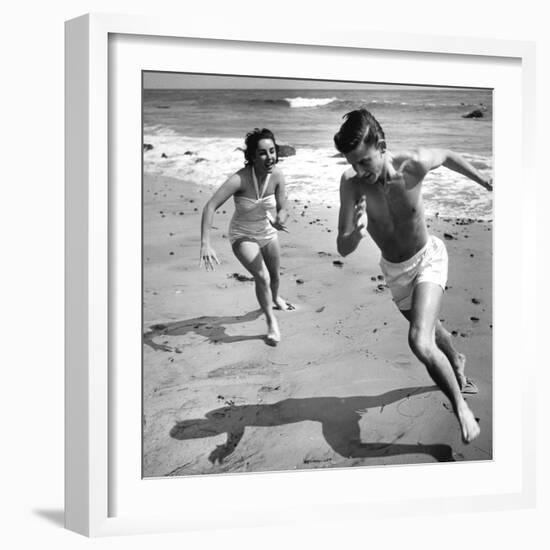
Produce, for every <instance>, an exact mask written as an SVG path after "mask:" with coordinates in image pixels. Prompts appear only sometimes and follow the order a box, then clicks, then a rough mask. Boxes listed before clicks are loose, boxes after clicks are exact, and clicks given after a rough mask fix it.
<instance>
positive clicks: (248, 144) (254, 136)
mask: <svg viewBox="0 0 550 550" xmlns="http://www.w3.org/2000/svg"><path fill="white" fill-rule="evenodd" d="M262 139H270V140H271V141H272V142H273V145H275V153H276V155H277V159H276V160H275V162H279V146H278V145H277V142H276V141H275V136H274V135H273V132H272V131H271V130H268V129H267V128H262V129H261V130H260V128H254V130H252V132H248V134H246V137H245V138H244V144H245V150H244V165H245V166H249V165H250V164H252V162H253V161H254V155H255V154H256V149H257V148H258V143H259V142H260V141H261V140H262Z"/></svg>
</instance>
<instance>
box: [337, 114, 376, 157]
mask: <svg viewBox="0 0 550 550" xmlns="http://www.w3.org/2000/svg"><path fill="white" fill-rule="evenodd" d="M343 118H344V119H345V122H344V123H343V124H342V126H340V130H338V132H337V133H336V134H335V135H334V145H336V149H338V151H340V153H344V154H346V153H349V152H350V151H353V150H354V149H355V148H356V147H357V146H358V145H359V144H360V143H361V142H363V143H364V144H365V145H367V146H369V145H374V146H375V147H376V148H379V149H381V150H382V151H385V150H386V136H385V135H384V130H382V126H380V124H379V122H378V121H377V120H376V119H375V118H374V116H373V115H372V114H371V113H370V112H369V111H367V110H366V109H357V110H355V111H351V112H349V113H346V114H345V115H344V117H343Z"/></svg>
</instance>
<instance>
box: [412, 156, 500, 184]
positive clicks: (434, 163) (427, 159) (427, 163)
mask: <svg viewBox="0 0 550 550" xmlns="http://www.w3.org/2000/svg"><path fill="white" fill-rule="evenodd" d="M414 157H415V158H414V161H415V164H416V165H417V168H418V169H419V170H421V171H423V172H424V175H425V174H427V173H428V172H429V171H430V170H435V169H436V168H439V167H440V166H445V168H448V169H449V170H453V172H458V173H459V174H462V175H463V176H466V177H467V178H469V179H471V180H472V181H475V182H476V183H478V184H479V185H481V186H482V187H484V188H485V189H487V191H492V190H493V180H492V179H487V178H486V177H485V176H483V174H481V172H479V171H478V170H477V169H476V168H475V167H474V166H472V165H471V164H470V163H469V162H468V161H467V160H466V159H465V158H463V157H462V156H461V155H459V154H458V153H455V152H454V151H450V150H449V149H420V150H419V151H418V152H417V153H416V155H415V156H414Z"/></svg>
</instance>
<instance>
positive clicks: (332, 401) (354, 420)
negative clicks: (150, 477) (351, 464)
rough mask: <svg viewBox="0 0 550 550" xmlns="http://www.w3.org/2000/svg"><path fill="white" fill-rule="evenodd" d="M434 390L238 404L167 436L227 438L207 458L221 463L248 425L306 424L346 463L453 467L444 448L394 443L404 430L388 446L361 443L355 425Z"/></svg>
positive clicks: (181, 426) (185, 424) (180, 425)
mask: <svg viewBox="0 0 550 550" xmlns="http://www.w3.org/2000/svg"><path fill="white" fill-rule="evenodd" d="M436 389H437V388H436V387H435V386H429V387H412V388H402V389H398V390H391V391H388V392H386V393H383V394H381V395H375V396H357V397H355V396H354V397H344V398H339V397H310V398H303V399H284V400H282V401H278V402H277V403H273V404H272V405H242V406H229V407H222V408H219V409H214V410H212V411H210V412H208V413H207V414H206V417H205V418H197V419H191V420H184V421H181V422H178V423H177V424H176V425H175V426H174V427H173V428H172V429H171V430H170V436H171V437H173V438H175V439H179V440H188V439H198V438H203V437H212V436H217V435H220V434H223V433H225V434H227V441H226V442H225V443H224V444H223V445H218V446H217V447H216V448H215V449H214V450H213V451H212V452H211V453H210V455H209V457H208V459H209V460H210V462H212V463H215V462H219V463H221V462H222V461H223V460H224V459H225V458H226V457H227V456H229V455H230V454H231V453H232V452H233V451H234V450H235V448H236V447H237V445H238V444H239V441H240V440H241V439H242V437H243V435H244V431H245V429H246V427H247V426H264V427H266V426H281V425H284V424H293V423H296V422H302V421H306V420H313V421H315V422H320V423H321V425H322V430H323V435H324V437H325V439H326V441H327V443H328V444H329V445H330V446H331V447H332V449H333V450H334V451H335V452H336V453H338V454H339V455H341V456H343V457H346V458H367V457H382V456H395V455H403V454H426V455H430V456H432V457H433V458H435V459H436V460H437V461H439V462H453V461H454V458H453V453H452V449H451V447H450V446H449V445H446V444H433V445H423V444H420V443H418V444H416V445H412V444H402V443H397V441H398V440H399V439H401V438H402V437H403V436H404V435H405V433H406V431H403V432H401V433H399V434H398V435H397V436H395V437H394V438H393V440H391V441H387V442H377V443H363V442H362V441H361V439H360V428H359V420H360V419H361V417H362V416H363V415H364V414H365V413H366V412H367V411H368V409H373V408H383V407H385V406H386V405H389V404H390V403H394V402H396V401H399V400H401V399H408V398H410V397H412V396H416V395H419V394H421V393H426V392H431V391H434V390H436Z"/></svg>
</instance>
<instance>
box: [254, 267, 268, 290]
mask: <svg viewBox="0 0 550 550" xmlns="http://www.w3.org/2000/svg"><path fill="white" fill-rule="evenodd" d="M252 276H253V277H254V282H255V283H256V285H258V286H261V287H268V286H269V284H270V278H269V273H268V272H267V270H266V269H263V270H261V271H257V272H254V273H253V274H252Z"/></svg>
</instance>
